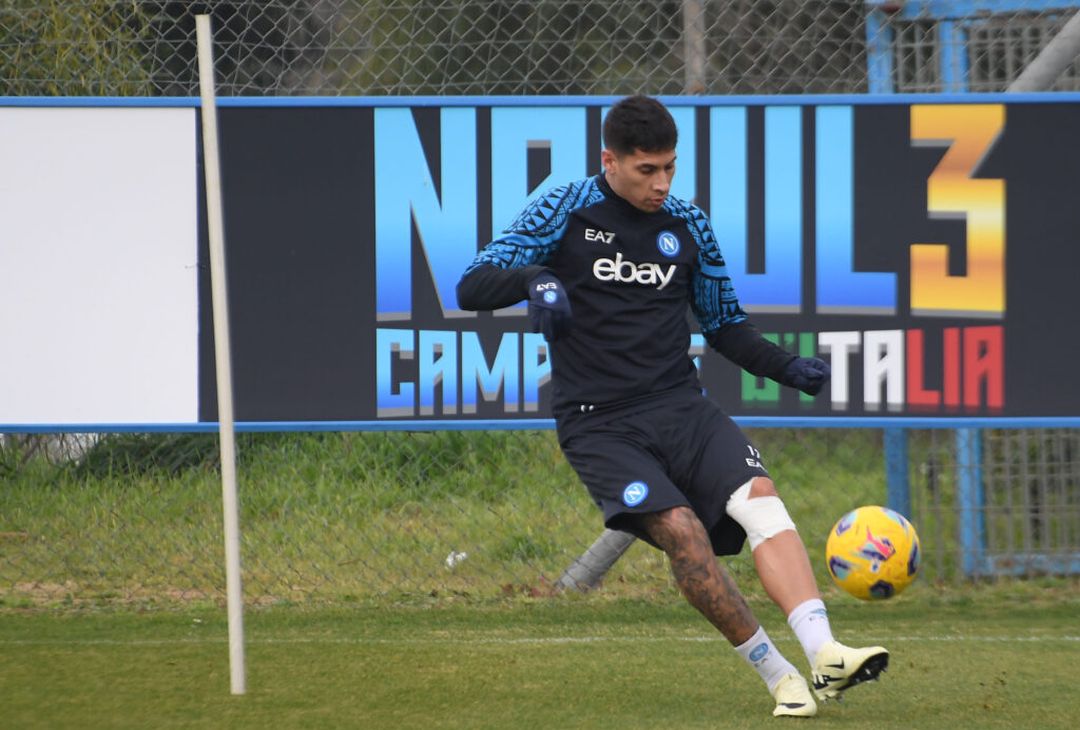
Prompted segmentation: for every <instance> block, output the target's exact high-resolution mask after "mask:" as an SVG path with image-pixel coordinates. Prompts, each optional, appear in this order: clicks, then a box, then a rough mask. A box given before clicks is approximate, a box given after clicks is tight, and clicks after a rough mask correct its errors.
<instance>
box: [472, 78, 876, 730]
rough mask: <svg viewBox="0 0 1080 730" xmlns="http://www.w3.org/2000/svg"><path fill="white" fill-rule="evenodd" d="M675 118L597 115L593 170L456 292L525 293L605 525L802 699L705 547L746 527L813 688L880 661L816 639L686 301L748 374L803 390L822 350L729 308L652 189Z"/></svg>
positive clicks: (490, 300)
mask: <svg viewBox="0 0 1080 730" xmlns="http://www.w3.org/2000/svg"><path fill="white" fill-rule="evenodd" d="M677 135H678V132H677V130H676V127H675V122H674V120H673V119H672V118H671V115H670V114H669V113H668V111H667V109H666V108H665V107H664V106H663V105H662V104H661V103H660V102H658V101H656V100H655V99H651V98H649V97H644V96H632V97H628V98H626V99H623V100H622V101H620V102H619V103H617V104H616V105H615V106H614V107H612V109H611V110H610V112H609V113H608V115H607V117H606V118H605V120H604V126H603V136H604V146H605V149H604V150H603V152H602V153H601V162H602V163H603V167H604V172H603V173H602V174H600V175H598V176H596V177H591V178H588V179H585V180H580V181H577V182H572V183H570V184H568V185H565V186H562V187H559V188H555V189H554V190H552V191H550V192H548V193H547V194H546V195H544V196H542V197H540V198H539V199H537V200H536V201H534V202H533V203H532V204H530V205H529V206H528V207H527V208H526V209H525V211H524V212H522V213H521V215H520V216H519V217H518V218H517V220H515V221H514V222H513V223H512V224H511V225H510V227H509V228H508V229H507V230H506V232H505V233H503V234H502V235H501V236H499V237H498V238H496V239H495V240H494V241H492V242H491V243H489V244H488V245H487V246H485V247H484V248H483V250H481V251H480V252H479V254H478V255H477V257H476V259H475V261H474V262H473V264H472V265H471V266H470V267H469V268H468V269H467V270H466V272H465V275H464V276H463V277H462V279H461V282H460V283H459V284H458V289H457V294H458V303H459V304H460V305H461V307H462V308H464V309H469V310H494V309H499V308H501V307H506V306H509V305H511V304H515V303H517V302H519V301H521V300H523V299H527V300H528V301H529V316H530V318H531V320H532V324H533V328H534V331H539V332H543V334H544V336H545V337H546V338H547V340H548V341H549V342H553V343H555V344H554V345H553V346H552V351H551V360H552V384H553V390H552V409H553V411H554V416H555V421H556V424H557V432H558V437H559V443H560V445H561V447H562V450H563V453H564V454H565V455H566V458H567V459H568V460H569V462H570V464H571V465H572V466H573V467H574V469H575V470H576V471H577V473H578V475H579V476H580V477H581V479H582V481H583V482H584V483H585V486H586V487H587V488H588V490H589V494H590V495H591V496H592V498H593V500H594V501H595V502H596V504H597V506H599V507H600V509H601V510H602V511H603V514H604V520H605V523H606V525H607V526H608V527H610V528H613V529H619V530H626V531H628V532H631V533H633V534H635V535H637V536H638V537H640V538H642V539H644V540H646V541H647V542H649V543H651V544H652V545H654V546H656V547H659V548H660V549H661V550H663V551H664V552H665V553H666V554H667V556H668V558H669V560H670V563H671V569H672V572H673V573H674V575H675V579H676V582H677V583H678V585H679V588H680V590H681V591H682V593H683V595H684V596H685V597H686V598H687V600H688V601H689V602H690V603H691V604H692V605H693V606H694V607H695V608H697V609H698V610H699V611H701V613H702V614H704V615H705V617H706V618H707V619H708V620H709V621H710V622H711V623H712V624H713V625H714V626H715V627H716V628H717V629H719V630H720V631H721V633H723V635H724V636H725V637H727V639H728V640H729V641H730V642H731V643H732V645H734V647H735V649H736V651H738V653H739V654H740V655H742V657H743V658H744V659H745V660H746V661H747V662H748V663H750V664H751V665H752V666H753V667H754V668H755V669H756V670H757V671H758V673H759V674H760V675H761V678H762V680H764V682H765V684H766V686H767V687H768V688H769V691H770V692H771V693H772V695H773V697H774V698H775V700H776V707H775V709H774V710H773V714H774V715H792V716H804V717H805V716H811V715H813V714H815V713H816V711H817V705H816V703H815V701H814V697H813V695H811V693H810V690H809V687H808V686H807V683H806V680H805V679H803V678H802V676H801V675H800V674H799V673H798V671H797V670H796V669H795V667H793V666H792V665H791V663H790V662H788V660H787V659H785V658H784V657H783V656H782V655H781V654H780V652H779V651H778V650H777V649H776V647H775V646H774V645H773V643H772V641H771V640H770V639H769V637H768V635H767V634H766V633H765V630H764V629H763V628H762V627H761V625H760V624H759V623H758V622H757V620H756V619H755V618H754V616H753V614H752V613H751V611H750V609H749V607H748V606H747V604H746V601H745V600H744V599H743V597H742V595H741V594H740V593H739V591H738V588H737V587H736V586H735V584H734V582H733V581H732V579H731V578H730V576H729V575H728V573H727V571H726V570H725V569H724V567H723V565H721V564H720V563H719V562H718V561H717V560H716V558H715V556H716V555H732V554H736V553H738V552H739V551H740V550H741V549H742V545H743V542H744V540H746V539H747V538H749V541H750V549H751V551H752V555H753V559H754V566H755V568H756V570H757V572H758V575H759V577H760V579H761V582H762V584H763V586H764V587H765V590H766V592H767V593H768V595H769V596H770V598H772V600H773V601H775V602H776V603H777V605H778V606H779V607H780V608H781V609H782V610H783V611H784V613H785V615H787V617H788V623H789V624H790V625H791V627H792V629H793V630H794V632H795V634H796V636H797V637H798V639H799V641H800V643H801V644H802V647H803V650H804V651H805V653H806V656H807V659H808V660H809V662H810V665H811V668H812V673H813V680H814V690H815V692H816V694H817V696H818V698H819V699H822V700H824V699H827V698H834V697H838V696H839V695H840V693H842V692H843V691H844V690H846V689H848V688H850V687H852V686H854V685H856V684H858V683H860V682H863V681H865V680H868V679H873V678H875V677H877V675H878V674H879V673H880V672H881V671H882V670H884V669H885V667H886V665H887V664H888V659H889V654H888V652H887V651H886V650H885V649H883V648H881V647H872V648H868V649H853V648H849V647H846V646H844V645H842V644H840V643H838V642H836V641H834V640H833V637H832V633H831V630H830V627H829V620H828V617H827V615H826V612H825V605H824V603H822V601H821V597H820V594H819V593H818V590H817V585H816V583H815V580H814V576H813V572H812V571H811V568H810V561H809V558H808V557H807V554H806V549H805V548H804V546H803V544H802V540H801V539H800V537H799V534H798V533H797V532H796V531H795V525H794V523H793V522H792V521H791V518H790V517H789V516H788V513H787V511H786V509H785V508H784V504H783V502H782V501H781V500H780V498H779V496H778V495H777V492H776V488H775V486H774V485H773V482H772V480H771V479H770V478H769V474H768V472H767V471H766V470H765V467H764V466H763V464H762V461H761V456H760V454H759V453H758V451H757V450H756V449H755V448H754V447H753V445H752V444H751V443H750V441H749V440H748V439H747V437H746V436H745V435H744V434H743V433H742V431H741V430H740V429H739V427H738V426H736V425H735V423H734V422H733V421H732V420H731V419H730V418H729V417H728V416H726V415H725V414H724V413H723V412H722V411H721V410H720V408H719V407H718V406H716V405H715V404H714V403H713V402H712V401H710V400H708V399H707V398H706V397H705V396H704V395H703V394H702V391H701V386H700V384H699V382H698V378H697V371H696V369H695V368H694V365H693V362H692V361H691V359H690V357H689V355H688V350H689V346H690V329H689V325H688V323H687V317H686V310H687V306H689V307H690V308H691V310H692V311H693V312H694V315H695V316H696V318H697V321H698V323H699V325H700V328H701V332H702V333H703V334H704V336H705V339H706V341H708V343H709V345H710V346H711V347H713V348H714V349H715V350H717V351H718V352H720V353H721V354H722V355H724V356H725V357H727V358H728V359H729V360H732V361H733V362H735V363H736V364H738V365H739V366H741V367H743V368H744V369H746V370H748V371H749V372H751V373H753V374H754V375H759V376H766V377H769V378H772V379H773V380H776V381H777V382H779V383H781V384H782V385H786V386H790V387H794V388H798V389H799V390H802V391H803V392H806V393H810V394H812V395H816V394H817V393H818V392H819V391H820V390H821V388H822V387H823V386H824V385H825V383H826V382H827V381H828V379H829V367H828V365H827V364H826V363H825V362H823V361H821V360H818V359H816V358H801V357H796V356H794V355H791V354H789V353H788V352H786V351H785V350H783V349H781V348H780V347H777V346H776V345H773V344H772V343H770V342H769V341H768V340H766V339H764V338H763V337H762V336H761V335H760V333H759V332H758V331H757V330H756V329H755V328H754V327H753V326H752V325H751V324H750V323H749V322H748V321H747V317H746V314H745V312H743V310H742V309H741V308H740V306H739V301H738V299H737V298H736V296H735V291H734V289H733V288H732V284H731V280H730V279H729V278H728V275H727V271H726V268H725V265H724V260H723V257H722V256H721V255H720V249H719V247H718V245H717V242H716V239H715V238H714V236H713V232H712V228H711V226H710V224H709V221H708V219H707V218H706V217H705V214H704V213H702V211H701V210H699V209H698V208H697V207H696V206H694V205H692V204H690V203H687V202H684V201H682V200H678V199H676V198H672V197H670V196H669V195H668V193H669V190H670V187H671V179H672V176H673V175H674V174H675V144H676V141H677Z"/></svg>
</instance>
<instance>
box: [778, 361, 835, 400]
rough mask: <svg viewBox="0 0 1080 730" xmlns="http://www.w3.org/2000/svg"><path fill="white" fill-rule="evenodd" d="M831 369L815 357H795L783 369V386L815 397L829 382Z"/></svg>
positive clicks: (827, 364)
mask: <svg viewBox="0 0 1080 730" xmlns="http://www.w3.org/2000/svg"><path fill="white" fill-rule="evenodd" d="M831 373H832V368H830V367H829V363H827V362H825V361H824V360H822V359H820V358H817V357H797V358H795V359H794V360H792V361H791V362H789V363H788V364H787V367H785V368H784V384H785V385H790V386H791V387H792V388H798V389H799V390H801V391H802V392H804V393H806V394H807V395H817V394H818V393H820V392H821V389H822V388H824V387H825V384H826V383H828V382H829V377H830V374H831Z"/></svg>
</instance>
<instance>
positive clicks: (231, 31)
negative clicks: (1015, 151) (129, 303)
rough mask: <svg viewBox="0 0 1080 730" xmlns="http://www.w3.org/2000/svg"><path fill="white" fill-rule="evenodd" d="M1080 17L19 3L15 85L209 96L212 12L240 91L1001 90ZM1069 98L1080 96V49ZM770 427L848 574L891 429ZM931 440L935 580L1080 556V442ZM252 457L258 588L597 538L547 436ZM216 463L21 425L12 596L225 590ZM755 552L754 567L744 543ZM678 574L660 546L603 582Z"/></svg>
mask: <svg viewBox="0 0 1080 730" xmlns="http://www.w3.org/2000/svg"><path fill="white" fill-rule="evenodd" d="M1077 6H1078V3H1074V2H1045V1H1043V0H1039V1H1038V2H1036V0H1030V1H1029V2H1027V3H1025V2H1023V1H1018V2H1010V1H1008V0H994V1H993V2H965V3H946V2H919V1H916V0H909V1H907V2H904V1H903V0H867V1H866V2H859V1H857V0H842V1H839V0H838V1H831V0H816V1H813V2H806V1H803V0H676V1H672V2H660V1H656V0H649V1H631V0H484V1H480V0H266V1H255V0H248V1H235V2H224V1H223V2H160V1H151V0H122V1H121V0H86V1H85V2H71V1H67V0H4V1H3V2H2V3H0V95H8V96H31V95H43V96H53V95H59V96H80V95H89V96H195V95H197V92H198V88H197V78H196V63H195V55H196V48H195V35H194V15H195V14H197V13H200V12H207V11H209V12H210V13H211V14H212V15H213V18H214V24H215V29H216V37H215V43H216V50H215V53H216V58H217V64H218V68H217V73H218V81H219V93H221V94H223V95H233V96H241V95H275V96H285V95H327V96H338V95H370V96H386V95H463V94H475V95H567V94H604V95H622V94H629V93H637V92H643V93H649V94H660V95H678V94H807V93H867V92H956V91H1003V90H1006V89H1007V88H1009V86H1010V84H1012V83H1013V82H1014V81H1015V80H1016V78H1017V77H1018V76H1019V75H1020V73H1021V72H1022V71H1023V70H1024V68H1025V67H1026V66H1027V65H1028V64H1029V63H1030V62H1031V60H1032V59H1033V58H1035V57H1036V56H1037V55H1038V54H1039V53H1040V52H1041V51H1042V50H1043V49H1044V48H1045V47H1046V46H1047V45H1048V44H1049V42H1050V41H1051V40H1052V39H1053V38H1054V37H1055V35H1056V34H1057V33H1059V32H1060V31H1061V29H1062V28H1063V27H1064V26H1065V24H1066V23H1067V22H1069V20H1070V19H1071V18H1072V17H1073V16H1074V15H1075V13H1076V10H1077ZM957 9H960V10H964V11H965V13H966V14H961V13H958V12H955V10H957ZM1053 88H1054V89H1059V90H1076V89H1078V88H1080V65H1078V63H1077V62H1075V61H1074V62H1073V63H1072V64H1071V65H1070V66H1068V67H1066V69H1065V70H1064V72H1062V73H1061V74H1060V75H1059V76H1058V77H1057V79H1056V81H1055V82H1054V86H1053ZM752 436H753V437H754V438H755V440H756V441H757V443H758V444H759V447H760V448H761V450H762V452H763V454H764V457H765V459H766V462H767V463H768V464H769V466H770V470H771V471H772V472H773V474H774V476H775V477H776V479H777V482H778V484H779V486H780V489H781V491H782V493H783V494H785V496H786V498H787V502H788V505H789V509H790V510H791V511H792V513H793V515H794V517H795V519H796V521H797V522H798V523H799V524H800V525H801V528H802V529H801V531H802V534H803V536H804V539H805V540H806V542H807V543H808V547H809V549H810V552H811V555H812V557H813V558H814V562H815V569H817V570H819V571H821V572H820V573H819V579H820V582H821V584H822V585H827V584H828V579H827V577H826V576H825V573H824V568H823V565H822V561H821V560H820V555H821V552H822V550H823V547H824V539H825V535H826V533H827V530H828V528H829V527H830V526H831V524H832V522H833V521H834V520H835V519H836V518H837V517H838V516H839V515H840V514H842V513H843V512H844V511H846V510H847V509H849V508H851V507H853V506H856V505H858V504H865V503H883V502H884V501H885V500H886V481H887V477H886V473H885V460H884V455H883V454H884V452H883V446H882V440H883V437H882V432H881V431H876V430H855V431H843V430H833V429H822V430H816V431H813V430H790V429H769V430H756V431H754V432H753V433H752ZM910 436H911V439H910V444H911V448H910V452H909V457H908V458H909V464H908V467H909V472H910V474H911V495H912V513H913V514H912V517H913V519H914V521H915V523H916V525H917V526H918V527H919V529H920V532H921V534H922V537H923V546H924V549H925V553H926V562H925V565H926V579H927V580H928V581H945V580H954V579H956V578H958V577H968V576H982V575H995V576H1000V575H1034V574H1044V573H1060V572H1069V571H1070V570H1071V571H1073V572H1076V571H1080V567H1077V566H1076V565H1075V562H1076V557H1075V556H1076V553H1077V546H1078V545H1080V434H1078V433H1077V432H1075V431H1055V430H1041V431H987V432H986V433H985V435H984V437H982V438H981V439H980V440H979V444H980V446H979V447H978V448H968V447H966V446H964V444H963V443H962V442H961V441H962V440H961V438H960V434H959V433H958V432H954V431H925V432H912V433H911V434H910ZM240 458H241V464H240V483H241V484H240V491H241V505H242V515H241V526H242V535H243V548H242V550H243V560H244V581H245V593H246V596H247V599H248V600H249V601H251V602H255V603H264V602H288V601H309V600H321V601H338V602H341V601H344V602H347V601H350V600H367V599H369V598H373V597H377V598H380V599H386V598H387V597H390V598H393V599H399V600H400V599H403V598H413V599H415V598H417V597H430V596H444V597H445V596H451V597H452V596H492V595H500V594H504V593H527V594H544V593H546V592H549V591H551V590H553V585H554V584H555V582H556V581H557V579H558V577H559V575H560V573H561V572H562V571H563V570H564V569H565V568H566V567H567V566H568V565H569V564H570V563H571V562H572V561H573V560H574V558H575V557H577V556H578V555H580V554H581V552H582V550H583V549H584V548H585V547H587V546H588V545H589V544H590V543H591V542H592V541H593V539H594V538H595V537H596V535H597V533H598V532H599V530H600V520H599V517H598V513H597V512H596V510H595V508H594V507H593V505H592V504H591V503H590V502H589V500H588V497H587V495H586V493H585V491H584V489H583V488H582V487H581V486H580V484H579V483H578V480H577V477H576V476H575V475H574V474H573V473H572V472H571V471H570V470H569V467H568V466H567V465H566V464H565V463H564V460H563V459H562V457H561V455H560V454H559V452H558V448H557V445H556V443H555V440H554V434H553V433H551V432H546V431H536V432H528V431H521V432H493V433H475V432H440V433H378V434H376V433H338V434H246V435H242V437H241V442H240ZM217 466H218V465H217V447H216V440H215V438H214V437H212V436H209V435H198V434H112V435H97V434H89V435H87V434H67V435H64V436H48V437H42V436H30V435H7V436H3V437H0V480H2V481H0V483H2V486H0V602H3V604H5V605H24V604H26V605H39V604H68V603H84V602H110V603H112V602H120V603H168V602H173V601H199V600H209V601H220V600H222V599H223V591H224V589H223V586H224V583H225V580H224V575H223V568H222V562H223V561H222V559H221V555H222V547H221V525H220V523H221V517H220V513H221V509H220V486H219V481H218V477H217ZM964 485H967V486H968V487H970V488H971V489H974V490H976V495H975V496H976V497H977V500H976V501H972V502H971V503H965V502H964V500H965V499H968V497H969V496H970V495H969V493H968V492H964V491H963V488H965V487H964ZM978 500H981V501H978ZM732 566H733V569H734V571H735V573H736V575H737V576H739V577H745V578H747V579H748V580H749V577H750V574H751V572H752V571H751V568H750V565H749V562H748V561H747V556H746V555H743V556H740V557H739V558H737V559H735V560H734V561H732ZM669 589H671V582H670V578H669V577H668V573H667V570H666V567H665V564H664V561H663V559H662V556H661V555H660V554H659V553H658V552H657V551H653V550H651V549H649V548H647V547H645V546H643V545H640V544H636V545H634V546H633V547H631V549H630V551H629V552H628V553H627V555H626V556H625V557H624V558H623V559H622V560H620V561H619V562H618V563H617V564H616V566H615V568H614V569H613V570H612V572H611V573H610V574H609V575H608V576H607V579H606V582H605V591H606V592H611V593H619V592H622V593H629V594H648V593H653V592H655V591H657V590H669Z"/></svg>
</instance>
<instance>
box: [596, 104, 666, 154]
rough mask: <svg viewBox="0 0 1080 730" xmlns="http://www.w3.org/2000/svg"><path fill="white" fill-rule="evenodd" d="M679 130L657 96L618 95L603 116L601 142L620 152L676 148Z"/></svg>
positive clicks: (660, 150)
mask: <svg viewBox="0 0 1080 730" xmlns="http://www.w3.org/2000/svg"><path fill="white" fill-rule="evenodd" d="M678 141H679V130H678V128H677V127H676V126H675V120H674V119H672V118H671V112H669V111H668V110H667V107H665V106H664V105H663V104H661V103H660V102H659V101H657V100H656V99H653V98H652V97H649V96H643V95H641V94H638V95H635V96H628V97H626V98H625V99H621V100H620V101H619V102H618V103H616V104H615V106H613V107H611V109H610V110H609V111H608V113H607V117H605V118H604V146H605V147H607V148H608V149H609V150H611V151H612V152H615V153H617V154H620V155H628V154H633V152H634V150H641V151H642V152H666V151H668V150H673V149H675V144H676V143H677V142H678Z"/></svg>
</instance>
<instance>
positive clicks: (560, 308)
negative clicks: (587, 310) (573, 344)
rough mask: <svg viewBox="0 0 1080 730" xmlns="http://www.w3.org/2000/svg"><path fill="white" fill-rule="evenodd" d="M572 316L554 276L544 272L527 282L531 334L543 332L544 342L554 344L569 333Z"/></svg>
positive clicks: (564, 290)
mask: <svg viewBox="0 0 1080 730" xmlns="http://www.w3.org/2000/svg"><path fill="white" fill-rule="evenodd" d="M572 316H573V315H572V314H571V312H570V300H569V299H568V298H567V297H566V289H565V288H564V287H563V285H562V282H561V281H559V280H558V279H557V278H555V275H554V274H549V273H547V272H545V273H543V274H540V275H539V276H536V277H534V278H533V279H532V280H531V281H530V282H529V320H530V321H531V322H532V330H533V332H543V333H544V339H545V340H547V341H548V342H554V341H555V340H557V339H559V337H561V336H562V335H564V334H566V333H567V332H569V331H570V325H571V317H572Z"/></svg>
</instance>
